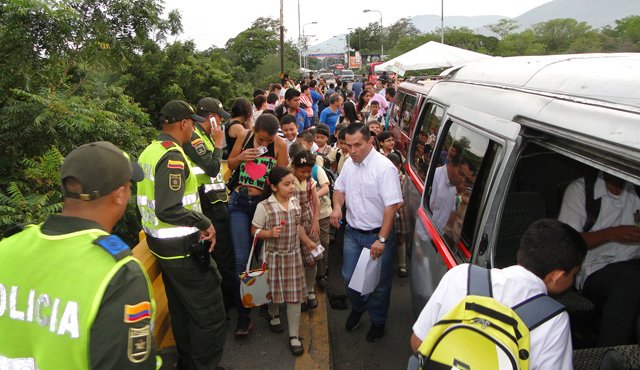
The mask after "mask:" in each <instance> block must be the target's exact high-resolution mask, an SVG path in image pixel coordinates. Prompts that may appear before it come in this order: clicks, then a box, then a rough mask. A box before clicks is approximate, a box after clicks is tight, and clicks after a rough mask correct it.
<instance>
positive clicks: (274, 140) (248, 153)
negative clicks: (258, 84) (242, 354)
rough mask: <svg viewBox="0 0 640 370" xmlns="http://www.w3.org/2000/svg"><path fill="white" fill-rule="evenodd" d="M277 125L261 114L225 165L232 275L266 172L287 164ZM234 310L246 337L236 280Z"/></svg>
mask: <svg viewBox="0 0 640 370" xmlns="http://www.w3.org/2000/svg"><path fill="white" fill-rule="evenodd" d="M278 126H279V122H278V119H277V118H276V116H274V115H273V114H269V113H264V114H261V115H260V117H258V119H257V120H256V124H255V126H254V128H253V130H249V131H246V132H242V133H240V135H239V136H238V139H237V140H236V142H235V146H234V147H233V149H232V150H231V154H230V155H229V160H228V162H227V164H228V166H229V168H230V169H232V170H234V173H233V175H232V176H231V178H230V180H229V183H228V184H227V186H228V188H229V189H231V196H230V198H229V225H230V226H231V227H232V229H233V232H232V233H231V243H232V244H233V251H234V255H235V267H236V276H239V275H240V274H241V273H242V272H244V270H245V266H246V264H247V261H248V259H249V252H250V251H251V240H252V239H251V220H252V219H253V214H254V212H255V210H256V206H257V205H258V202H260V201H261V200H262V199H263V198H262V191H263V189H264V188H265V187H266V186H267V177H268V175H269V172H270V171H271V169H272V168H274V167H275V166H283V167H284V166H286V165H287V164H288V163H289V157H288V154H287V145H286V144H285V142H284V140H283V139H282V138H280V137H278V136H277V133H278ZM236 287H237V289H236V307H237V309H238V323H237V327H236V330H235V335H236V336H246V335H248V334H249V332H251V329H253V322H252V320H251V310H250V309H249V308H246V307H244V306H243V305H242V300H241V297H240V279H239V278H238V279H237V280H236Z"/></svg>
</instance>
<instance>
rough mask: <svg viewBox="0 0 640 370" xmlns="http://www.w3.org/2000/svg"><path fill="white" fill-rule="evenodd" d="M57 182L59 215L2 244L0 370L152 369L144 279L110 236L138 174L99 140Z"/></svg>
mask: <svg viewBox="0 0 640 370" xmlns="http://www.w3.org/2000/svg"><path fill="white" fill-rule="evenodd" d="M61 178H62V190H63V194H64V201H63V208H62V213H61V214H58V215H51V216H49V217H48V218H47V219H46V221H45V222H44V223H42V224H40V225H29V226H27V227H26V228H24V230H23V231H20V232H18V233H16V234H14V235H12V236H10V237H7V238H5V239H4V240H2V242H0V266H2V268H0V333H2V334H0V368H2V369H41V370H47V369H155V368H156V358H155V350H154V348H153V345H152V335H153V333H152V330H151V322H152V320H153V315H154V310H155V304H154V302H153V298H152V290H151V287H150V285H149V282H148V278H147V277H146V273H145V271H144V268H143V267H142V265H141V264H140V262H138V261H137V260H136V259H134V258H133V257H131V252H130V249H129V247H128V246H127V245H126V244H125V243H124V242H123V241H122V240H120V239H119V238H118V237H117V236H115V235H109V232H110V231H111V229H112V228H113V226H114V225H115V224H116V222H117V221H118V220H119V219H120V218H121V217H122V215H123V214H124V211H125V208H126V206H127V203H128V202H129V198H130V196H131V187H130V186H131V184H130V183H129V180H131V181H140V180H141V179H142V170H141V169H140V167H139V166H138V165H137V164H136V163H134V162H131V161H130V160H129V157H128V156H127V154H125V153H124V152H123V151H122V150H120V149H118V148H117V147H116V146H115V145H113V144H111V143H109V142H106V141H101V142H96V143H91V144H86V145H82V146H80V147H78V148H76V149H74V150H73V151H72V152H71V153H69V155H68V156H67V157H66V159H65V160H64V163H63V165H62V176H61Z"/></svg>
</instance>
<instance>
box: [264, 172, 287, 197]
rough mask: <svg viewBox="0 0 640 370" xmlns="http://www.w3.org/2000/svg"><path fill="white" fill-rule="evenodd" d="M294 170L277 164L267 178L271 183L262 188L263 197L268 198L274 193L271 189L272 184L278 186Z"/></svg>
mask: <svg viewBox="0 0 640 370" xmlns="http://www.w3.org/2000/svg"><path fill="white" fill-rule="evenodd" d="M291 174H292V172H291V170H290V169H288V168H287V167H282V166H275V167H273V168H272V169H271V171H269V175H268V176H267V179H268V180H269V183H268V184H267V186H265V187H264V189H263V190H262V199H267V198H269V197H270V196H271V194H273V190H271V185H274V186H277V185H278V184H279V183H280V182H281V181H282V179H284V178H285V177H287V175H291Z"/></svg>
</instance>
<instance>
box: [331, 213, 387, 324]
mask: <svg viewBox="0 0 640 370" xmlns="http://www.w3.org/2000/svg"><path fill="white" fill-rule="evenodd" d="M395 239H396V230H395V228H392V229H391V233H389V237H388V238H387V241H386V243H385V244H384V252H382V256H381V257H379V258H381V262H382V266H381V269H380V282H379V283H378V286H377V287H376V289H375V290H374V291H373V292H372V293H370V294H368V295H366V296H363V295H361V294H360V293H358V292H356V291H355V290H353V289H349V281H351V276H352V275H353V271H354V270H355V268H356V265H357V264H358V258H360V253H361V252H362V249H363V248H367V249H370V248H371V244H373V242H375V241H376V240H378V235H377V234H375V233H374V234H365V233H361V232H359V231H356V230H354V229H353V228H351V226H349V225H347V227H346V228H345V232H344V256H343V262H342V277H343V278H344V282H345V285H346V286H347V296H348V297H349V301H350V302H351V309H352V310H353V311H356V312H365V311H368V312H369V317H370V319H371V323H373V324H376V325H385V324H386V323H387V316H388V313H389V303H390V300H391V282H392V281H393V260H394V257H395V253H396V252H395V250H396V240H395Z"/></svg>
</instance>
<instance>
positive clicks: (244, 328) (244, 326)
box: [235, 316, 253, 337]
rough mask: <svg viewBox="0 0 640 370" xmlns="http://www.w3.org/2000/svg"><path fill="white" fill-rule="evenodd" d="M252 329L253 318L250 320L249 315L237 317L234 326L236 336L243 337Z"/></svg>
mask: <svg viewBox="0 0 640 370" xmlns="http://www.w3.org/2000/svg"><path fill="white" fill-rule="evenodd" d="M252 329H253V320H251V317H250V316H240V317H238V325H237V326H236V331H235V335H236V337H245V336H247V335H249V333H250V332H251V330H252Z"/></svg>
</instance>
